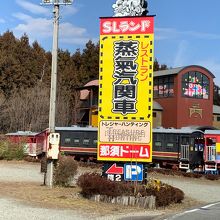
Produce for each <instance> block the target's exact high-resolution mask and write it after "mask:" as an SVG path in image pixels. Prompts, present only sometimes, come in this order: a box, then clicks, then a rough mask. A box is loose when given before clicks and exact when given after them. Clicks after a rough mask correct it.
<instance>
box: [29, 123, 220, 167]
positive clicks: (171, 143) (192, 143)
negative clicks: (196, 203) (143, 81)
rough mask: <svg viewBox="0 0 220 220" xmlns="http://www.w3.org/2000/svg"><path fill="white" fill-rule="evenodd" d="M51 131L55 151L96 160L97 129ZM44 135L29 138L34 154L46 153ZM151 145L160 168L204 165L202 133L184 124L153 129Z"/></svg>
mask: <svg viewBox="0 0 220 220" xmlns="http://www.w3.org/2000/svg"><path fill="white" fill-rule="evenodd" d="M55 132H57V133H59V134H60V143H59V150H60V152H61V153H63V154H65V155H72V156H73V157H75V158H76V159H77V160H86V161H87V160H90V161H91V160H93V161H95V160H96V159H97V132H98V128H96V127H79V126H72V127H56V128H55ZM48 136H49V132H48V129H46V130H44V131H42V132H40V133H37V134H34V139H31V140H35V141H34V142H35V143H34V144H35V145H36V149H39V151H38V152H37V153H36V155H37V154H40V153H46V149H48ZM219 137H220V132H219ZM219 143H220V141H219ZM206 145H207V144H206ZM152 147H153V152H152V153H153V156H152V160H153V161H152V164H153V165H154V164H159V165H160V166H162V167H170V168H171V167H172V168H174V167H175V168H177V169H183V170H188V169H192V170H194V169H195V168H199V167H203V166H204V158H205V157H204V155H203V152H204V132H202V131H200V130H195V129H191V128H188V127H187V128H182V129H174V128H171V129H165V128H158V129H153V146H152ZM206 149H210V148H206ZM40 151H41V152H40ZM205 152H207V151H205ZM29 154H30V152H29ZM31 155H33V154H31ZM219 156H220V154H219ZM206 157H207V154H206ZM219 159H220V158H219ZM206 160H207V159H206Z"/></svg>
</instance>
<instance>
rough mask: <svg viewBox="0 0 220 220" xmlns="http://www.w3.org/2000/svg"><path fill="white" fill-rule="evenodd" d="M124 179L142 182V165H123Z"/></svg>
mask: <svg viewBox="0 0 220 220" xmlns="http://www.w3.org/2000/svg"><path fill="white" fill-rule="evenodd" d="M124 179H125V180H130V181H143V165H142V164H125V165H124Z"/></svg>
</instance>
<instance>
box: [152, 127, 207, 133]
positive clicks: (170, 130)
mask: <svg viewBox="0 0 220 220" xmlns="http://www.w3.org/2000/svg"><path fill="white" fill-rule="evenodd" d="M153 132H154V133H174V134H191V133H193V132H200V133H203V132H202V131H201V130H198V129H193V128H190V127H183V128H180V129H176V128H162V127H160V128H154V129H153Z"/></svg>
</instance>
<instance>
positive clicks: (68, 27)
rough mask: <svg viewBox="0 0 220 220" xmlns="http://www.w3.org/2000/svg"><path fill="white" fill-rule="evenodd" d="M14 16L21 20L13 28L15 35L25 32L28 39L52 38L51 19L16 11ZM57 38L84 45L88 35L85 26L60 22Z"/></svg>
mask: <svg viewBox="0 0 220 220" xmlns="http://www.w3.org/2000/svg"><path fill="white" fill-rule="evenodd" d="M14 17H16V18H17V19H19V20H21V21H22V23H20V24H18V25H17V26H16V27H15V28H14V30H13V31H14V33H15V35H16V36H18V37H20V36H21V35H23V34H24V33H27V35H28V36H29V38H30V41H34V40H37V41H39V40H40V39H46V38H52V35H53V20H52V19H46V18H40V17H39V18H33V17H31V16H29V15H27V14H23V13H16V14H14ZM59 40H60V41H61V42H63V43H68V44H78V45H84V44H85V43H86V42H88V40H89V37H88V35H87V30H86V29H85V28H81V27H76V26H74V25H73V24H71V23H68V22H64V23H60V26H59Z"/></svg>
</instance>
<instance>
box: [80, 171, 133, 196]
mask: <svg viewBox="0 0 220 220" xmlns="http://www.w3.org/2000/svg"><path fill="white" fill-rule="evenodd" d="M77 185H78V186H80V187H81V189H82V191H81V193H82V195H83V196H84V197H87V198H89V197H91V196H92V195H96V194H100V195H107V196H121V195H131V194H132V193H133V187H132V186H131V185H130V184H127V183H124V182H113V181H111V180H108V179H106V178H104V177H101V176H100V174H97V173H85V174H83V175H81V176H80V177H79V178H78V181H77Z"/></svg>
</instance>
